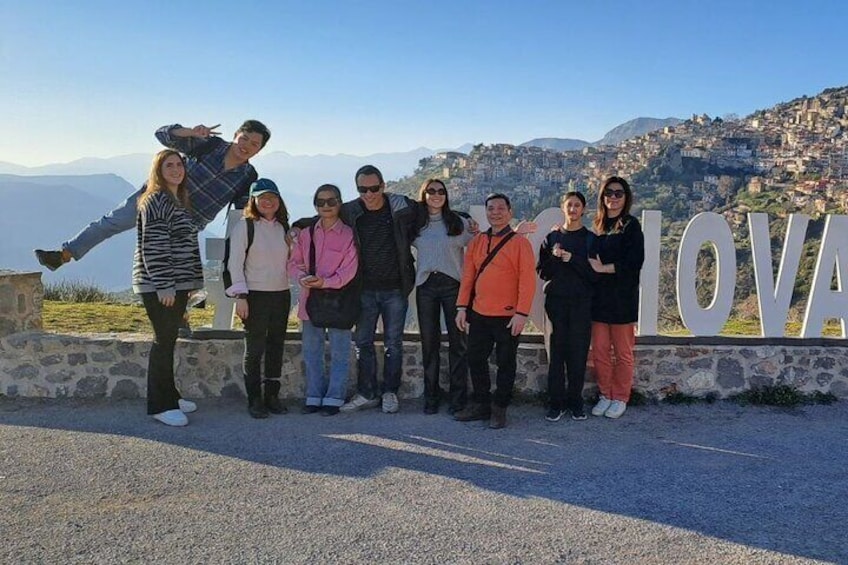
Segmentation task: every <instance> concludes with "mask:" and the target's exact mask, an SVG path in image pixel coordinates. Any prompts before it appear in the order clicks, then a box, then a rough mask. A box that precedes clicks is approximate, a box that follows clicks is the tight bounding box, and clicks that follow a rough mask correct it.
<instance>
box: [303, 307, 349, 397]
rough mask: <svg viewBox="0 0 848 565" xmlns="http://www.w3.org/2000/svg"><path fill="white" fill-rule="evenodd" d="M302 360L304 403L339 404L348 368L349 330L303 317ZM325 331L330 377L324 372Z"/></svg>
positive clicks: (344, 389)
mask: <svg viewBox="0 0 848 565" xmlns="http://www.w3.org/2000/svg"><path fill="white" fill-rule="evenodd" d="M301 332H302V335H301V339H302V341H303V363H304V365H306V405H307V406H341V405H342V404H344V400H345V395H346V393H347V374H348V370H349V369H350V335H351V331H350V330H340V329H336V328H318V327H316V326H314V325H312V322H310V321H309V320H303V327H302V330H301ZM325 334H326V335H327V336H328V337H329V340H330V379H329V382H328V380H327V378H326V376H325V373H324V348H325V344H326V341H325V340H324V336H325Z"/></svg>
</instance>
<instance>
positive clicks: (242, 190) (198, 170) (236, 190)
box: [156, 124, 257, 229]
mask: <svg viewBox="0 0 848 565" xmlns="http://www.w3.org/2000/svg"><path fill="white" fill-rule="evenodd" d="M181 127H183V126H181V125H180V124H173V125H170V126H162V127H161V128H159V129H158V130H156V139H158V140H159V142H160V143H161V144H162V145H164V146H165V147H168V148H169V149H173V150H174V151H179V152H180V153H185V155H186V157H187V159H186V188H187V189H188V194H189V198H190V199H191V207H192V210H191V213H192V217H193V219H194V223H195V224H196V225H197V227H198V229H203V228H204V227H206V224H208V223H209V222H211V221H212V220H214V219H215V216H217V215H218V212H220V211H221V210H223V209H224V208H225V207H226V206H227V205H228V204H229V203H230V202H233V201H234V200H235V201H238V200H239V199H244V200H246V198H247V194H248V190H249V189H250V184H251V183H252V182H253V181H255V180H256V176H257V175H256V169H254V168H253V165H251V164H250V163H243V164H241V165H239V166H238V167H235V168H233V169H230V170H228V171H226V170H224V158H225V157H226V155H227V150H228V149H229V148H230V145H232V144H231V143H228V142H226V141H224V140H222V139H221V138H218V137H208V138H206V139H202V138H198V137H177V136H175V135H171V132H172V131H174V130H175V129H178V128H181ZM210 145H211V146H212V147H211V148H210V147H209V146H210ZM198 153H200V154H201V156H200V157H199V158H198V157H195V155H196V154H198Z"/></svg>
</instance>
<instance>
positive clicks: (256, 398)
mask: <svg viewBox="0 0 848 565" xmlns="http://www.w3.org/2000/svg"><path fill="white" fill-rule="evenodd" d="M244 389H245V391H246V392H247V412H248V414H250V417H251V418H267V417H268V409H267V408H265V403H264V402H262V385H260V384H259V379H251V378H250V377H248V376H247V375H245V376H244Z"/></svg>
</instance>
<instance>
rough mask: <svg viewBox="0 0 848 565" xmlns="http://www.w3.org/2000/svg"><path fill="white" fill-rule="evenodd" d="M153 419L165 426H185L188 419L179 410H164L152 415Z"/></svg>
mask: <svg viewBox="0 0 848 565" xmlns="http://www.w3.org/2000/svg"><path fill="white" fill-rule="evenodd" d="M153 419H155V420H159V421H160V422H162V423H163V424H165V425H166V426H186V425H188V418H186V415H185V414H183V413H182V412H180V411H179V410H165V411H164V412H159V413H158V414H154V415H153Z"/></svg>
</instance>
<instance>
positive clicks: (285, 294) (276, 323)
mask: <svg viewBox="0 0 848 565" xmlns="http://www.w3.org/2000/svg"><path fill="white" fill-rule="evenodd" d="M290 307H291V292H289V291H288V290H280V291H273V292H264V291H258V290H251V291H250V292H249V293H248V295H247V310H248V312H247V319H246V320H245V321H244V361H243V369H244V387H245V389H246V391H247V396H248V397H250V398H253V397H258V396H260V395H261V394H262V373H261V367H262V358H263V356H264V358H265V383H266V388H267V390H268V392H270V393H271V394H273V395H276V394H277V393H278V392H279V391H280V378H281V377H282V374H283V346H284V345H285V341H286V326H287V325H288V320H289V309H290Z"/></svg>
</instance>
